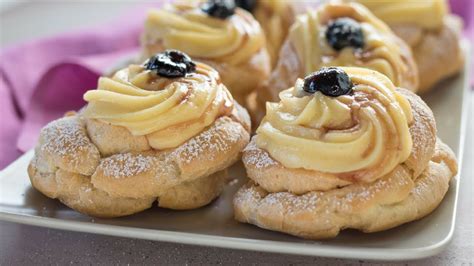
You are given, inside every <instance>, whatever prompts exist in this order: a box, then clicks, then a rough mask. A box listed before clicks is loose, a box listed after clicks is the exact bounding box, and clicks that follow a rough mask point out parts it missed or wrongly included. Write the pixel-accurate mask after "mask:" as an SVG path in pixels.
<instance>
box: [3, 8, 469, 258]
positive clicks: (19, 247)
mask: <svg viewBox="0 0 474 266" xmlns="http://www.w3.org/2000/svg"><path fill="white" fill-rule="evenodd" d="M0 1H4V2H6V1H8V0H0ZM131 5H133V3H132V1H116V2H114V4H111V3H110V2H108V3H107V2H106V1H73V2H65V1H51V0H50V1H41V3H38V2H36V3H34V2H32V1H31V2H28V3H27V4H20V5H5V6H6V7H5V8H4V9H3V10H0V45H1V46H2V47H5V46H7V45H11V44H14V43H15V42H19V41H25V40H29V39H33V38H37V37H40V36H47V35H51V34H54V33H58V32H63V31H65V30H71V29H75V28H81V27H84V26H88V25H93V24H94V23H99V22H102V21H105V20H110V19H112V18H113V17H114V16H116V15H117V14H119V13H120V12H123V11H124V10H126V9H127V8H128V7H130V6H131ZM77 14H80V15H77ZM31 21H34V22H35V23H26V22H31ZM469 98H470V102H471V108H470V110H469V117H468V126H467V130H468V132H474V112H473V111H474V108H473V107H472V105H473V104H474V93H470V95H469ZM464 149H465V150H464V163H463V168H462V170H461V176H462V178H461V186H460V187H461V189H460V199H459V202H458V204H459V205H458V217H457V222H456V231H455V233H454V237H453V240H452V242H451V244H450V245H449V246H448V247H447V249H446V250H444V251H443V252H442V253H440V254H438V255H437V256H434V257H431V258H428V259H424V260H419V261H415V263H416V264H420V265H445V264H450V265H461V264H474V256H473V255H472V254H473V252H474V210H473V199H472V195H473V194H474V182H473V180H472V178H473V173H474V138H473V137H472V135H470V134H467V139H466V144H465V147H464ZM31 263H35V264H39V265H43V264H61V265H63V264H76V263H77V264H156V263H160V264H244V265H247V264H270V265H274V264H331V265H347V264H371V263H373V262H368V261H360V260H342V259H329V258H318V257H306V256H293V255H283V254H271V253H262V252H252V251H240V250H230V249H221V248H213V247H198V246H191V245H182V244H171V243H164V242H154V241H147V240H137V239H127V238H120V237H111V236H101V235H93V234H86V233H77V232H67V231H61V230H54V229H46V228H40V227H33V226H27V225H19V224H13V223H8V222H0V265H18V264H21V265H23V264H31ZM378 263H380V262H378Z"/></svg>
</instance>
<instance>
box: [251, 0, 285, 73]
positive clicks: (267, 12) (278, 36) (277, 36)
mask: <svg viewBox="0 0 474 266" xmlns="http://www.w3.org/2000/svg"><path fill="white" fill-rule="evenodd" d="M293 13H294V10H293V9H292V7H291V6H290V1H288V0H278V1H275V0H260V1H257V6H256V8H255V10H254V11H253V15H254V16H255V18H256V19H257V20H258V21H259V22H260V24H261V26H262V28H263V30H264V31H265V37H266V39H267V42H266V43H267V49H268V52H269V54H270V57H271V59H272V64H273V65H274V64H275V63H276V61H277V58H278V54H279V52H280V48H281V46H282V44H283V42H284V41H285V38H286V36H287V35H288V30H289V27H290V26H291V24H292V23H293V20H294V14H293Z"/></svg>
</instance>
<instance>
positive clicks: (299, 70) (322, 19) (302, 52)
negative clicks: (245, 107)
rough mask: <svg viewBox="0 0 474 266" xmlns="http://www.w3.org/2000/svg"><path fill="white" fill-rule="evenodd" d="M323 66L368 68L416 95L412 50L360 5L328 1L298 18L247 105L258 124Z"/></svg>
mask: <svg viewBox="0 0 474 266" xmlns="http://www.w3.org/2000/svg"><path fill="white" fill-rule="evenodd" d="M323 66H359V67H366V68H370V69H373V70H377V71H378V72H381V73H383V74H384V75H386V76H387V77H388V78H390V80H392V82H393V83H394V84H395V85H396V86H400V87H403V88H406V89H408V90H411V91H414V92H416V91H417V89H418V71H417V67H416V64H415V60H414V59H413V57H412V53H411V49H410V47H409V46H408V45H406V44H405V42H404V41H403V40H401V39H400V38H398V37H397V36H396V35H395V34H394V33H393V32H392V31H391V30H390V28H389V27H388V26H387V25H386V24H385V23H384V22H382V21H381V20H379V19H378V18H377V17H375V16H374V15H373V14H372V13H371V12H370V11H369V10H368V9H367V8H366V7H364V6H363V5H361V4H357V3H329V4H324V5H321V6H319V7H318V8H317V9H316V10H310V11H308V12H307V13H306V14H304V15H299V16H298V17H297V18H296V22H295V23H294V24H293V26H292V27H291V29H290V32H289V34H288V37H287V39H286V41H285V43H284V44H283V47H282V49H281V51H280V56H279V60H278V63H277V66H276V67H275V69H274V70H273V72H272V74H271V76H270V78H269V80H268V81H267V82H265V83H264V84H263V85H262V87H261V88H259V89H258V90H257V97H256V100H255V103H254V104H249V106H250V107H251V108H249V109H250V112H251V115H252V118H253V120H254V124H255V125H258V122H259V121H260V119H261V118H262V117H263V114H264V110H265V104H266V102H268V101H270V102H271V101H278V99H279V97H278V95H279V93H280V92H281V91H282V90H285V89H287V88H289V87H291V86H292V83H294V81H295V80H296V79H298V78H302V77H305V76H306V75H307V74H309V73H312V72H314V71H316V70H318V69H319V68H321V67H323Z"/></svg>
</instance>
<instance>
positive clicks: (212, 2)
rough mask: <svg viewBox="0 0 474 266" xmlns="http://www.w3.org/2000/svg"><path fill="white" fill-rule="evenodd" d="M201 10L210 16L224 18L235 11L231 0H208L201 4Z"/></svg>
mask: <svg viewBox="0 0 474 266" xmlns="http://www.w3.org/2000/svg"><path fill="white" fill-rule="evenodd" d="M201 10H202V11H203V12H205V13H207V14H208V15H209V16H211V17H215V18H220V19H226V18H228V17H230V16H232V15H234V13H235V3H234V1H233V0H209V1H207V2H206V3H204V4H202V5H201Z"/></svg>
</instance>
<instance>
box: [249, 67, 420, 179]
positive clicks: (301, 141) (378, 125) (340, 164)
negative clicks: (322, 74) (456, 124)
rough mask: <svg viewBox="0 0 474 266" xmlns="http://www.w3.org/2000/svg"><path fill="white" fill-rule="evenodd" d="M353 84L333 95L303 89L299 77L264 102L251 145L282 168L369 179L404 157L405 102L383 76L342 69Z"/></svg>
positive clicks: (407, 145)
mask: <svg viewBox="0 0 474 266" xmlns="http://www.w3.org/2000/svg"><path fill="white" fill-rule="evenodd" d="M341 69H343V70H344V71H345V72H346V73H347V74H348V76H349V77H350V78H351V80H352V83H353V84H354V87H353V91H352V93H350V94H348V95H342V96H338V97H329V96H325V95H324V94H322V93H321V92H319V91H318V92H316V93H314V94H308V93H306V92H304V91H303V80H301V79H300V80H298V81H297V82H296V85H295V86H294V87H292V88H290V89H288V90H284V91H282V92H281V93H280V98H281V101H280V102H279V103H267V113H266V116H265V118H264V119H263V121H262V123H261V125H260V127H259V128H258V129H257V135H256V143H257V146H258V147H260V148H261V149H264V150H266V151H268V153H269V154H270V155H271V157H272V158H274V159H275V160H277V161H278V162H280V163H281V164H282V165H283V166H285V167H288V168H304V169H307V170H314V171H318V172H323V173H330V174H335V175H337V176H339V177H341V178H348V179H353V180H358V181H364V182H371V181H373V180H376V179H377V178H380V177H382V176H383V175H385V174H387V173H389V172H390V171H392V170H393V169H394V168H395V166H397V165H398V164H400V163H402V162H404V161H405V160H406V159H407V158H408V157H409V155H410V153H411V149H412V139H411V135H410V131H409V124H410V123H411V121H412V119H413V117H412V112H411V107H410V104H409V102H408V101H407V100H406V99H405V98H404V97H403V96H402V95H400V94H399V93H397V92H396V90H395V86H394V85H393V83H392V82H391V81H390V80H389V79H388V78H387V77H385V76H384V75H382V74H380V73H378V72H376V71H373V70H369V69H365V68H355V67H344V68H341Z"/></svg>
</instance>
